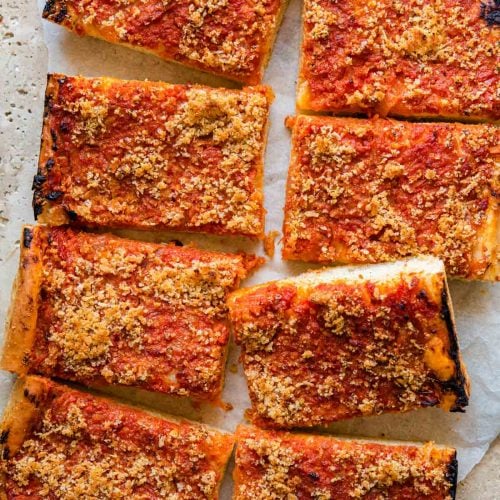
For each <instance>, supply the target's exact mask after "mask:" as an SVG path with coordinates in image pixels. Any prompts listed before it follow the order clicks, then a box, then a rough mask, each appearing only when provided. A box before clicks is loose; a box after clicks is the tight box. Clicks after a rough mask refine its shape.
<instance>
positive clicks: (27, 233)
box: [0, 227, 33, 441]
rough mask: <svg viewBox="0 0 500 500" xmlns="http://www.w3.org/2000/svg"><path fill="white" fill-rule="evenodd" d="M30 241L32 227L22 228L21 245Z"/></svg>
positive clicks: (26, 244) (27, 246)
mask: <svg viewBox="0 0 500 500" xmlns="http://www.w3.org/2000/svg"><path fill="white" fill-rule="evenodd" d="M32 241H33V229H31V228H30V227H25V228H23V247H24V248H30V247H31V242H32ZM0 441H1V439H0Z"/></svg>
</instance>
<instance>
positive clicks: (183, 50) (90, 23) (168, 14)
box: [43, 0, 288, 85]
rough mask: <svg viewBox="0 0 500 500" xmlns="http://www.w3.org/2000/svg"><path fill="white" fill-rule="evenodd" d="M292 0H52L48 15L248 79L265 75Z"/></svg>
mask: <svg viewBox="0 0 500 500" xmlns="http://www.w3.org/2000/svg"><path fill="white" fill-rule="evenodd" d="M287 3H288V1H287V0H271V1H268V0H249V1H246V2H234V1H231V2H228V1H227V0H216V1H210V2H207V1H201V2H200V1H198V0H170V1H166V2H165V1H163V2H159V1H155V0H146V1H143V2H138V1H130V2H106V1H105V0H91V1H82V0H47V1H46V4H45V8H44V10H43V17H44V18H45V19H47V20H48V21H52V22H54V23H56V24H59V25H61V26H64V27H65V28H67V29H68V30H70V31H72V32H74V33H76V34H78V35H88V36H92V37H95V38H100V39H102V40H105V41H107V42H111V43H114V44H118V45H123V46H126V47H129V48H132V49H136V50H140V51H142V52H146V53H150V54H153V55H156V56H158V57H160V58H161V59H164V60H167V61H170V62H176V63H180V64H183V65H185V66H188V67H192V68H195V69H199V70H202V71H205V72H208V73H212V74H215V75H219V76H223V77H225V78H228V79H230V80H234V81H238V82H241V83H244V84H247V85H255V84H258V83H260V82H261V81H262V78H263V75H264V70H265V67H266V65H267V62H268V60H269V58H270V55H271V51H272V48H273V45H274V41H275V38H276V35H277V32H278V29H279V26H280V23H281V20H282V18H283V14H284V11H285V8H286V5H287Z"/></svg>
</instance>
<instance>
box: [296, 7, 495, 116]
mask: <svg viewBox="0 0 500 500" xmlns="http://www.w3.org/2000/svg"><path fill="white" fill-rule="evenodd" d="M481 12H482V9H481V2H479V1H477V0H432V1H424V0H405V1H403V0H366V1H364V0H363V1H359V0H348V1H343V2H332V1H330V0H307V1H306V2H305V4H304V41H303V46H302V65H301V71H300V83H299V97H298V104H299V107H301V108H304V109H312V110H316V111H332V112H363V113H367V114H369V115H372V114H379V115H382V116H385V115H387V114H389V115H393V116H398V115H399V116H419V115H420V116H436V115H438V116H444V117H453V118H458V117H460V118H474V119H490V120H496V119H498V118H500V79H499V78H498V68H497V64H498V60H497V59H498V58H497V51H498V43H499V41H500V37H499V32H498V30H496V29H495V27H494V26H492V25H491V24H489V23H488V22H487V21H486V20H485V19H483V17H482V16H481Z"/></svg>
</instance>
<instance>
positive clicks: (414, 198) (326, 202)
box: [283, 116, 500, 280]
mask: <svg viewBox="0 0 500 500" xmlns="http://www.w3.org/2000/svg"><path fill="white" fill-rule="evenodd" d="M287 124H288V125H289V126H290V127H291V128H292V143H293V145H292V155H291V161H290V170H289V173H288V185H287V199H286V207H285V221H284V229H283V233H284V238H283V241H284V243H283V257H284V258H285V259H290V260H304V261H310V262H325V263H327V262H328V263H344V264H350V263H369V262H381V261H389V260H394V259H398V258H401V257H406V256H411V255H416V254H421V253H429V254H434V255H436V256H438V257H440V258H441V259H443V260H444V262H445V265H446V269H447V272H448V273H449V274H450V275H451V276H453V277H458V278H465V279H483V280H499V279H500V266H499V241H498V235H499V234H500V230H499V229H500V228H499V223H500V217H499V202H498V193H499V192H500V177H499V173H500V170H499V165H500V163H499V159H500V147H499V144H500V129H498V128H496V127H495V126H493V125H462V124H459V123H410V122H398V121H393V120H386V119H371V120H362V119H356V118H331V117H325V116H298V117H296V118H289V119H288V120H287Z"/></svg>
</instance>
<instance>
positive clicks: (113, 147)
mask: <svg viewBox="0 0 500 500" xmlns="http://www.w3.org/2000/svg"><path fill="white" fill-rule="evenodd" d="M271 101H272V92H271V90H270V88H269V87H265V86H259V87H248V88H244V89H242V90H229V89H222V88H220V89H215V88H210V87H203V86H195V85H171V84H166V83H161V82H148V81H125V80H116V79H112V78H84V77H69V76H63V75H49V77H48V84H47V91H46V106H45V118H44V122H43V131H42V143H41V151H40V161H39V169H38V173H37V175H36V176H35V179H34V184H33V189H34V192H35V194H34V210H35V217H38V219H39V220H40V221H41V222H47V223H49V224H52V225H55V224H61V223H72V224H77V225H80V226H86V227H100V226H106V227H128V228H133V229H146V230H156V229H164V230H176V231H203V232H207V233H218V234H227V235H241V236H250V237H262V236H263V231H264V207H263V186H262V184H263V155H264V150H265V142H266V136H267V123H268V114H269V107H270V104H271Z"/></svg>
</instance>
